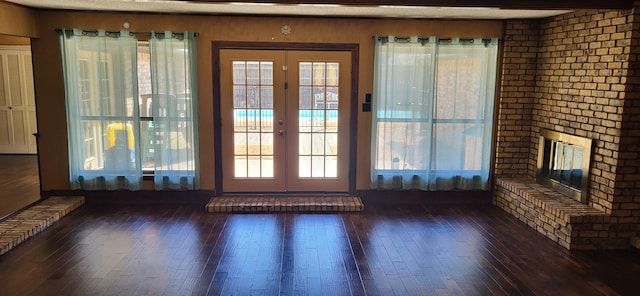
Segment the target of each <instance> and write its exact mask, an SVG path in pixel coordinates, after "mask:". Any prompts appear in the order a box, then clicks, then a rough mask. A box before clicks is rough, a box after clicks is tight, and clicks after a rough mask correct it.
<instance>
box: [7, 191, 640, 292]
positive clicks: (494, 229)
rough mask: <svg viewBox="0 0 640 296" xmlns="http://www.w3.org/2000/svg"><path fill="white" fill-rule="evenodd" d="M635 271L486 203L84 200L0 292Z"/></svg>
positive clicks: (605, 282) (628, 275) (36, 242)
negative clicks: (360, 208) (341, 210)
mask: <svg viewBox="0 0 640 296" xmlns="http://www.w3.org/2000/svg"><path fill="white" fill-rule="evenodd" d="M638 276H640V253H639V252H638V250H628V251H589V252H585V251H579V252H578V251H568V250H566V249H564V248H562V247H560V246H558V245H555V244H553V243H552V242H550V241H548V240H547V239H546V238H544V237H542V236H541V235H539V234H537V233H536V232H535V231H533V230H531V229H530V228H528V227H527V226H526V225H524V224H522V223H520V222H519V221H517V220H516V219H515V218H513V217H511V216H509V215H507V214H505V213H504V212H502V211H501V210H500V209H498V208H495V207H493V206H489V205H486V206H433V205H421V204H417V205H406V206H397V207H393V208H390V207H388V206H382V205H367V207H366V208H365V211H364V212H360V213H346V214H302V213H297V214H294V213H279V214H219V213H207V212H206V211H204V209H203V208H202V207H196V206H176V205H154V206H144V205H129V206H123V205H119V206H118V205H104V204H102V205H98V204H86V205H85V206H83V207H81V208H79V209H77V210H76V211H74V212H72V213H71V214H69V215H68V216H66V217H64V218H63V219H61V220H60V221H59V222H58V223H56V224H55V225H53V226H51V227H50V228H48V229H47V230H45V231H44V232H42V233H41V234H40V235H38V236H36V237H34V238H32V239H30V240H29V241H27V242H25V243H24V244H22V245H21V246H19V247H17V248H15V249H14V250H12V251H10V252H9V253H7V254H5V255H3V256H0V287H2V288H1V289H2V294H3V295H637V292H638V291H640V290H638V289H640V283H639V282H640V281H638Z"/></svg>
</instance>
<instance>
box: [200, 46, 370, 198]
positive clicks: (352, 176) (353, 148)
mask: <svg viewBox="0 0 640 296" xmlns="http://www.w3.org/2000/svg"><path fill="white" fill-rule="evenodd" d="M223 49H240V50H242V49H244V50H297V51H305V50H308V51H347V52H351V76H350V77H351V92H350V102H351V114H350V120H349V130H350V135H351V137H350V139H349V160H348V161H349V177H348V178H349V180H348V182H349V192H348V193H349V194H352V195H353V194H355V193H356V165H357V159H356V156H357V138H358V137H357V136H358V133H357V131H358V76H359V75H358V69H359V60H358V57H359V51H360V45H359V44H357V43H303V42H239V41H212V42H211V64H212V70H213V72H212V73H213V75H212V86H213V133H214V135H213V149H214V151H215V152H214V161H215V166H214V174H215V178H214V180H215V188H216V190H215V192H216V195H218V196H219V195H222V194H223V193H224V188H223V187H222V186H223V185H222V176H223V172H222V120H221V118H220V115H221V114H220V112H221V109H220V108H221V106H220V103H221V94H220V87H221V84H220V50H223Z"/></svg>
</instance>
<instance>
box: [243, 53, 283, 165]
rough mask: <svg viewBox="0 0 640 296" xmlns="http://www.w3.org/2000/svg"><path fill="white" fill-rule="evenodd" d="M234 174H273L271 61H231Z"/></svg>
mask: <svg viewBox="0 0 640 296" xmlns="http://www.w3.org/2000/svg"><path fill="white" fill-rule="evenodd" d="M233 123H234V143H233V144H234V149H233V151H234V159H235V162H234V176H235V177H236V178H272V177H273V176H274V169H273V62H270V61H234V62H233Z"/></svg>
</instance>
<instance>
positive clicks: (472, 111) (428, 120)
mask: <svg viewBox="0 0 640 296" xmlns="http://www.w3.org/2000/svg"><path fill="white" fill-rule="evenodd" d="M375 50H376V55H375V57H376V58H375V59H376V60H375V65H374V67H375V78H374V79H375V80H374V113H373V115H374V116H373V126H372V132H373V135H372V139H373V140H372V173H371V186H372V187H373V188H385V189H422V190H451V189H487V181H488V176H489V163H490V149H491V131H492V119H493V113H492V111H493V100H494V87H495V75H496V73H495V69H496V54H497V40H496V39H491V40H486V39H485V40H483V39H480V38H473V39H463V38H451V39H438V38H436V37H430V38H418V37H408V38H407V37H404V38H399V37H393V36H390V37H378V38H377V40H376V47H375Z"/></svg>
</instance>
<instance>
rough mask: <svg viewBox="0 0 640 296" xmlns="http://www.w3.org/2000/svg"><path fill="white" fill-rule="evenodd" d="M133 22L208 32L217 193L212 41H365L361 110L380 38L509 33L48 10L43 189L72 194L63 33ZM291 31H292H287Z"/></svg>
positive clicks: (43, 24)
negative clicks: (60, 35)
mask: <svg viewBox="0 0 640 296" xmlns="http://www.w3.org/2000/svg"><path fill="white" fill-rule="evenodd" d="M124 22H128V23H129V24H130V25H131V27H130V29H131V30H133V31H137V32H144V31H150V30H159V31H160V30H176V31H183V30H189V31H194V32H198V33H199V34H200V37H199V38H200V39H199V47H198V51H199V53H198V65H199V69H198V71H199V81H198V83H199V87H200V89H199V93H200V125H199V129H200V130H199V131H200V164H201V188H202V189H215V185H214V165H215V164H214V151H213V147H214V145H213V144H214V143H213V118H212V114H213V89H212V81H213V79H215V78H216V77H213V74H212V69H211V64H212V57H211V41H213V40H224V41H266V42H317V43H358V44H359V45H360V69H359V73H360V77H359V89H358V101H359V102H358V105H359V106H360V105H361V103H362V102H363V101H364V94H365V93H371V92H372V88H373V85H372V84H373V38H372V37H373V36H374V35H418V36H431V35H436V36H442V37H447V36H473V37H476V36H477V37H496V36H498V37H499V36H501V34H502V22H501V21H427V20H367V19H330V18H324V19H322V18H298V17H240V16H236V17H230V16H229V17H223V16H194V15H155V14H115V13H82V12H59V11H56V12H40V15H39V24H38V25H39V26H40V31H39V33H40V38H39V39H37V40H34V41H33V57H34V67H35V76H36V77H35V78H36V79H35V80H36V93H37V106H38V122H39V132H40V134H41V138H40V157H41V158H40V159H41V170H42V186H43V189H44V190H58V189H68V188H69V180H68V179H69V178H68V171H67V167H68V166H67V162H68V158H67V142H66V125H65V107H64V89H63V78H62V75H61V73H62V70H61V66H60V64H61V63H60V51H59V49H58V37H57V34H56V33H55V32H54V29H56V28H62V27H65V28H72V27H74V28H84V29H108V30H119V29H122V28H123V23H124ZM283 25H289V26H291V28H292V33H291V34H289V35H286V36H285V35H283V34H282V33H281V31H280V28H281V27H282V26H283ZM370 122H371V114H370V113H362V112H359V113H358V133H357V140H358V154H357V155H358V158H357V184H356V187H357V189H368V188H369V162H370V157H369V155H370V151H369V150H370V130H371V124H370Z"/></svg>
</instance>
